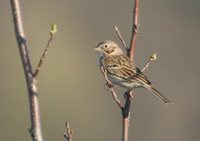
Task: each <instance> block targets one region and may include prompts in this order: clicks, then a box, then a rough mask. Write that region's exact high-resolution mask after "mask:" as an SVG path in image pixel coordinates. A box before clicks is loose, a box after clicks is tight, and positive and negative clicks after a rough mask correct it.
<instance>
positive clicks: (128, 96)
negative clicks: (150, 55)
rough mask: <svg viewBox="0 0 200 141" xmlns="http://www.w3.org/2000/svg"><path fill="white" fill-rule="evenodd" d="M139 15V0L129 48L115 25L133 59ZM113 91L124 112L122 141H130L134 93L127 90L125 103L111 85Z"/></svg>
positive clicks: (135, 5) (135, 6) (134, 14)
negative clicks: (130, 120)
mask: <svg viewBox="0 0 200 141" xmlns="http://www.w3.org/2000/svg"><path fill="white" fill-rule="evenodd" d="M138 16H139V0H135V1H134V8H133V25H132V35H131V42H130V47H129V48H128V47H127V45H126V43H125V41H124V39H123V37H122V36H121V34H120V32H119V30H118V28H117V27H116V26H115V31H116V33H117V35H118V37H119V39H120V40H121V42H122V44H123V46H124V47H125V49H126V50H127V56H128V57H129V58H130V59H131V60H133V59H134V52H135V46H136V36H137V30H138V25H139V24H138ZM151 61H152V60H150V61H149V62H148V63H147V65H145V67H144V70H145V69H146V68H147V67H148V65H149V63H150V62H151ZM109 90H110V91H111V93H112V96H113V99H114V100H115V102H116V103H117V105H118V107H119V108H120V109H121V112H122V125H123V132H122V141H128V129H129V119H130V106H131V99H132V95H131V92H130V91H127V92H125V94H124V97H125V103H124V105H123V104H121V102H120V100H119V99H118V98H117V95H116V93H115V91H114V89H113V88H112V87H111V88H110V89H109Z"/></svg>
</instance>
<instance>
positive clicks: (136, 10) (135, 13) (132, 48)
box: [128, 0, 139, 60]
mask: <svg viewBox="0 0 200 141" xmlns="http://www.w3.org/2000/svg"><path fill="white" fill-rule="evenodd" d="M138 17H139V0H135V2H134V8H133V25H132V35H131V42H130V48H129V50H128V56H129V57H130V59H131V60H133V59H134V52H135V46H136V36H137V31H138V26H139V24H138Z"/></svg>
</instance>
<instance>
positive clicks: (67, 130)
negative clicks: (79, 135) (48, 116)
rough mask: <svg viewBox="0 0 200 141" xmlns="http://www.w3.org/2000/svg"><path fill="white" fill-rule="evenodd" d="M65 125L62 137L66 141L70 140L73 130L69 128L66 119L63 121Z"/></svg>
mask: <svg viewBox="0 0 200 141" xmlns="http://www.w3.org/2000/svg"><path fill="white" fill-rule="evenodd" d="M65 127H66V132H65V133H64V138H65V139H66V140H67V141H72V135H73V131H72V130H71V128H70V126H69V123H68V122H67V121H66V122H65Z"/></svg>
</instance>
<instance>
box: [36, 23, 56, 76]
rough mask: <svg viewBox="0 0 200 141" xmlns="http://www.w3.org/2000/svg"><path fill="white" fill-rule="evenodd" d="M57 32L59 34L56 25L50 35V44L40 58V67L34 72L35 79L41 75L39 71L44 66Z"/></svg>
mask: <svg viewBox="0 0 200 141" xmlns="http://www.w3.org/2000/svg"><path fill="white" fill-rule="evenodd" d="M56 32H57V27H56V24H52V26H51V30H50V32H49V33H50V37H49V40H48V42H47V45H46V47H45V50H44V52H43V54H42V56H41V57H40V61H39V63H38V65H37V67H36V70H35V72H34V77H37V75H38V73H39V70H40V68H41V66H42V64H43V62H44V59H45V57H46V55H47V52H48V49H49V47H50V46H51V42H52V41H53V37H54V34H55V33H56Z"/></svg>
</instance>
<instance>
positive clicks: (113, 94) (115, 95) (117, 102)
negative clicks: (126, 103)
mask: <svg viewBox="0 0 200 141" xmlns="http://www.w3.org/2000/svg"><path fill="white" fill-rule="evenodd" d="M109 91H110V92H111V94H112V96H113V99H114V101H115V102H116V104H117V105H118V107H119V108H120V109H122V108H123V106H122V104H121V102H120V100H119V99H118V97H117V94H116V93H115V90H114V89H113V88H112V87H111V88H109Z"/></svg>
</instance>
